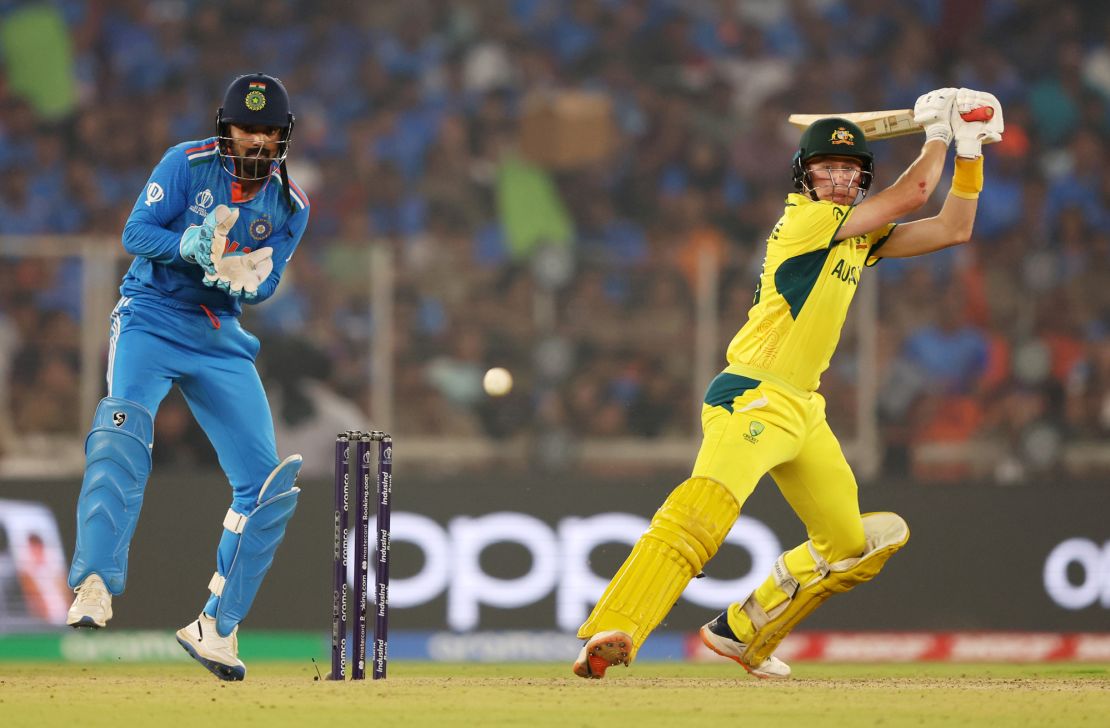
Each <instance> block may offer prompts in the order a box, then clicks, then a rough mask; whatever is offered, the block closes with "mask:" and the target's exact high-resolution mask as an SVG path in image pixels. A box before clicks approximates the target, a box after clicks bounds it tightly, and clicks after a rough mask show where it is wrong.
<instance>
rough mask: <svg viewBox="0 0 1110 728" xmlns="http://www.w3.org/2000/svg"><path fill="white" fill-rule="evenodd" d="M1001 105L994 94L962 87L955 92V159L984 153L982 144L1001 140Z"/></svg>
mask: <svg viewBox="0 0 1110 728" xmlns="http://www.w3.org/2000/svg"><path fill="white" fill-rule="evenodd" d="M1004 128H1005V125H1004V124H1003V122H1002V104H1000V103H998V99H996V98H995V97H994V94H989V93H987V92H986V91H975V90H974V89H970V88H962V89H960V90H959V91H957V92H956V103H955V104H954V105H953V107H952V131H953V133H954V134H955V138H956V156H959V157H970V158H975V157H978V156H980V155H981V154H982V153H983V150H982V146H983V145H984V144H993V143H994V142H1000V141H1002V131H1003V129H1004Z"/></svg>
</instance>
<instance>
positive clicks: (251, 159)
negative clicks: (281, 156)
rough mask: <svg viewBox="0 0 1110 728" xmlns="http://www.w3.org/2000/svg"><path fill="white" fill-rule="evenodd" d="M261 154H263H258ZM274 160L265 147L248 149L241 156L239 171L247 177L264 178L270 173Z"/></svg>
mask: <svg viewBox="0 0 1110 728" xmlns="http://www.w3.org/2000/svg"><path fill="white" fill-rule="evenodd" d="M259 154H261V156H258V155H259ZM273 161H274V158H273V157H272V156H270V153H269V152H268V151H267V150H265V149H262V150H261V151H258V150H253V149H252V150H248V151H247V153H246V154H244V155H243V156H242V157H240V158H239V172H240V174H241V175H242V176H243V177H246V178H247V179H263V178H265V177H266V175H268V174H269V173H270V165H271V164H273Z"/></svg>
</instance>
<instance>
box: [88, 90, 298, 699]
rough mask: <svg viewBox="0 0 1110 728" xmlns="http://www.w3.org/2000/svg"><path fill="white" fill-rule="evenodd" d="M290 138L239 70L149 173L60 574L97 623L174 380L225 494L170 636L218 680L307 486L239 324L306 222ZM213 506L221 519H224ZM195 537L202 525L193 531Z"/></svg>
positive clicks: (227, 676)
mask: <svg viewBox="0 0 1110 728" xmlns="http://www.w3.org/2000/svg"><path fill="white" fill-rule="evenodd" d="M292 139H293V114H292V112H291V111H290V106H289V96H288V94H287V93H286V90H285V87H284V86H283V85H282V84H281V82H280V81H279V80H278V79H276V78H274V77H272V76H267V75H265V74H261V73H256V74H251V75H246V76H239V77H238V78H236V79H235V80H234V81H232V83H231V85H230V86H228V89H227V92H226V94H225V95H224V101H223V106H221V107H220V108H219V110H218V111H217V113H216V135H215V136H212V137H209V138H208V139H203V140H200V141H190V142H184V143H181V144H178V145H177V146H174V147H171V148H170V149H169V151H167V152H166V154H165V156H164V157H163V158H162V161H161V162H159V163H158V165H157V166H156V167H155V168H154V171H153V173H151V176H150V179H149V180H148V182H147V184H146V187H145V188H144V190H143V192H142V193H141V194H140V195H139V199H138V200H137V201H136V202H135V206H134V208H133V209H132V211H131V216H130V217H129V218H128V219H127V224H126V226H125V227H124V230H123V247H124V248H125V249H126V250H127V252H129V253H131V254H132V255H134V256H135V259H134V261H133V262H132V263H131V267H130V268H129V269H128V271H127V275H125V276H124V279H123V284H122V286H121V287H120V293H121V294H122V298H120V300H119V303H117V304H116V307H115V309H114V310H113V311H112V315H111V332H110V340H109V355H108V396H107V397H105V398H104V399H103V400H101V401H100V404H99V406H98V407H97V409H96V413H95V414H94V415H93V424H92V431H91V432H90V433H89V435H88V438H87V439H86V441H85V454H86V465H85V477H84V481H83V482H82V485H81V496H80V498H79V499H78V501H77V546H76V551H75V553H74V555H73V564H72V566H71V568H70V572H69V585H70V586H71V587H73V588H74V589H75V591H76V599H75V600H74V602H73V606H72V607H70V609H69V615H68V620H67V623H68V624H70V625H72V626H74V627H93V628H100V627H104V626H105V625H106V624H107V622H108V620H109V619H111V617H112V597H113V596H118V595H120V594H122V593H123V590H124V586H125V585H126V582H127V557H128V549H129V547H130V544H131V537H132V534H133V533H134V531H135V524H136V523H137V522H138V519H139V509H140V507H141V506H142V502H143V491H144V489H145V488H146V483H147V477H148V476H149V474H150V465H151V447H152V444H153V427H154V417H155V414H156V413H157V412H158V405H159V403H160V402H161V401H162V399H163V398H164V397H165V396H166V394H167V393H168V392H169V390H170V387H171V386H172V385H174V384H176V385H177V386H178V387H179V388H180V389H181V392H182V394H183V395H184V396H185V401H186V402H187V403H188V405H189V409H190V410H191V411H192V413H193V416H194V417H196V419H197V422H198V423H199V424H200V426H201V427H202V428H203V429H204V431H205V433H206V434H207V435H208V439H209V440H211V442H212V445H213V447H214V448H215V449H216V454H217V456H218V457H219V461H220V467H222V468H223V471H224V473H225V474H226V475H227V479H228V481H229V482H230V484H231V490H232V500H231V507H230V508H229V509H228V511H227V514H226V515H225V516H224V519H223V532H222V536H221V538H220V542H219V547H218V549H217V552H216V571H215V573H214V574H213V576H212V579H211V582H210V583H209V584H208V590H209V592H210V594H209V596H208V599H207V602H206V603H205V605H204V608H203V610H202V611H201V613H200V616H199V617H197V619H196V620H195V621H193V622H192V623H191V624H189V625H187V626H186V627H183V628H182V629H180V630H178V632H177V640H178V642H180V643H181V645H182V646H183V647H184V648H185V649H186V650H187V651H188V652H189V654H190V655H192V656H193V657H194V658H196V660H197V661H198V662H200V663H201V664H202V665H204V666H205V667H207V668H208V669H209V670H211V671H212V672H213V673H214V674H215V675H216V676H217V677H219V678H221V679H223V680H242V679H243V678H244V677H245V675H246V666H245V665H243V663H242V661H240V660H239V657H238V643H237V640H236V635H237V632H238V625H239V622H241V621H242V620H243V618H244V617H246V615H247V612H248V611H249V610H250V607H251V604H252V602H253V601H254V598H255V595H256V594H257V592H258V588H259V586H260V585H261V583H262V579H263V578H264V577H265V575H266V572H267V570H268V569H269V568H270V564H271V563H272V561H273V558H274V552H275V551H276V549H277V547H278V545H279V544H280V543H281V540H282V538H283V537H284V535H285V527H286V524H287V523H288V521H289V519H290V518H291V517H292V515H293V511H294V509H295V508H296V503H297V494H298V493H299V492H300V489H298V488H297V487H296V486H295V481H296V477H297V473H298V472H299V471H300V467H301V456H300V455H291V456H289V457H287V458H285V459H284V460H281V459H279V457H278V454H277V446H276V444H275V441H274V426H273V419H272V417H271V415H270V406H269V404H268V402H267V400H266V393H265V392H264V391H263V388H262V382H261V380H260V379H259V376H258V372H257V370H256V369H255V365H254V360H255V356H256V355H257V354H258V348H259V342H258V339H256V338H255V337H254V336H253V335H251V333H250V332H248V331H247V330H246V329H244V328H243V327H242V326H240V325H239V314H240V311H241V307H242V304H243V303H249V304H258V303H262V302H263V301H265V300H266V299H267V298H269V297H270V296H272V295H273V293H274V290H275V289H276V288H277V286H278V283H279V282H280V281H281V274H282V271H283V270H284V269H285V266H286V264H287V263H288V262H289V260H290V259H291V258H292V257H293V252H294V251H295V250H296V249H297V244H298V243H299V242H300V240H301V236H302V235H303V234H304V230H305V226H306V225H307V224H308V209H309V204H308V198H307V197H306V196H305V194H304V192H302V191H301V189H300V188H299V187H298V186H297V185H296V183H294V182H293V180H292V179H291V178H290V177H289V173H288V170H287V169H286V165H285V159H286V155H287V154H288V152H289V146H290V144H291V142H292ZM211 516H212V520H211V523H210V525H211V526H213V529H212V530H213V531H214V530H215V526H216V522H217V520H218V519H217V517H216V514H211ZM204 533H210V531H209V530H208V529H207V528H202V529H198V534H204ZM165 547H166V549H167V550H172V548H173V544H165ZM198 586H199V585H198Z"/></svg>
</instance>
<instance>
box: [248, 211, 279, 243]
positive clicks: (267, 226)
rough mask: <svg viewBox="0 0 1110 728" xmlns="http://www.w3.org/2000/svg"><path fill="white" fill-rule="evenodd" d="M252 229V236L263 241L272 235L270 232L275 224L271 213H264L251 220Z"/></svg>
mask: <svg viewBox="0 0 1110 728" xmlns="http://www.w3.org/2000/svg"><path fill="white" fill-rule="evenodd" d="M250 231H251V237H252V238H254V239H255V240H258V241H262V240H265V239H266V238H268V237H270V233H272V232H273V231H274V224H273V223H272V222H270V216H269V215H263V216H262V217H257V218H255V219H254V220H251V227H250Z"/></svg>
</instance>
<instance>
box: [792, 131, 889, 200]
mask: <svg viewBox="0 0 1110 728" xmlns="http://www.w3.org/2000/svg"><path fill="white" fill-rule="evenodd" d="M823 156H837V157H855V158H856V159H858V160H859V161H860V164H861V166H862V168H863V174H862V175H861V177H860V183H859V188H860V189H861V190H863V191H864V192H866V191H867V190H868V188H870V187H871V179H872V178H873V177H874V174H875V157H874V155H872V154H871V150H870V149H868V148H867V137H865V136H864V134H863V130H862V129H860V128H859V127H858V126H856V124H854V123H853V122H851V121H848V120H847V119H841V118H840V117H837V116H830V117H829V118H827V119H819V120H818V121H815V122H813V123H812V124H810V125H809V128H807V129H806V130H805V131H804V132H802V139H801V141H800V142H799V143H798V151H796V152H795V153H794V160H793V162H792V163H791V170H792V172H793V175H794V189H796V190H798V191H799V192H803V191H805V190H806V188H807V186H808V185H807V183H808V180H807V179H806V176H807V173H806V163H807V162H808V161H809V160H811V159H813V158H814V157H823ZM810 196H814V193H813V192H812V191H811V192H810ZM814 199H817V198H816V197H815V196H814Z"/></svg>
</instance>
